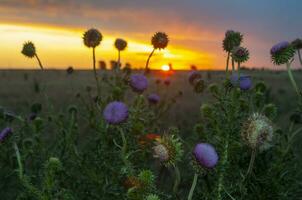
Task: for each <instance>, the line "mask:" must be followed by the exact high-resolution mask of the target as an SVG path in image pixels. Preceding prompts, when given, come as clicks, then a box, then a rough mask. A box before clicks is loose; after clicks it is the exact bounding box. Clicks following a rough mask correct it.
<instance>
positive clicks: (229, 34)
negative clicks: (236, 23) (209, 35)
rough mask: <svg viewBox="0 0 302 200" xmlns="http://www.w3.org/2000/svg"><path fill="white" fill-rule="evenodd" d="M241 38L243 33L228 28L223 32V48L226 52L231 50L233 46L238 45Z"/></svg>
mask: <svg viewBox="0 0 302 200" xmlns="http://www.w3.org/2000/svg"><path fill="white" fill-rule="evenodd" d="M242 40H243V35H242V34H241V33H240V32H236V31H233V30H228V31H226V33H225V38H224V40H223V49H224V50H225V51H226V52H231V51H232V50H233V48H235V47H238V46H240V44H241V42H242Z"/></svg>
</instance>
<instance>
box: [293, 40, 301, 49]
mask: <svg viewBox="0 0 302 200" xmlns="http://www.w3.org/2000/svg"><path fill="white" fill-rule="evenodd" d="M292 45H293V47H294V48H295V49H302V40H301V39H300V38H297V39H295V40H294V41H292Z"/></svg>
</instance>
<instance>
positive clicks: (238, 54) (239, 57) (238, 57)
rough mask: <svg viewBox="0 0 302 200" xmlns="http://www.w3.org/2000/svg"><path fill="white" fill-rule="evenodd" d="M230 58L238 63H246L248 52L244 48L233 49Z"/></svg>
mask: <svg viewBox="0 0 302 200" xmlns="http://www.w3.org/2000/svg"><path fill="white" fill-rule="evenodd" d="M232 58H233V59H234V61H235V62H238V63H243V62H246V61H247V60H248V59H249V51H248V50H247V49H246V48H244V47H235V48H233V50H232Z"/></svg>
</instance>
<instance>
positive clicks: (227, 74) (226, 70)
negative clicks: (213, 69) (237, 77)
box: [225, 52, 230, 77]
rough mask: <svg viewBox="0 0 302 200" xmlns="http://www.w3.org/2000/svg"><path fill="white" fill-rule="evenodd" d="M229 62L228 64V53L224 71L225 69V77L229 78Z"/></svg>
mask: <svg viewBox="0 0 302 200" xmlns="http://www.w3.org/2000/svg"><path fill="white" fill-rule="evenodd" d="M229 62H230V52H228V57H227V61H226V69H225V73H226V76H227V77H228V76H229Z"/></svg>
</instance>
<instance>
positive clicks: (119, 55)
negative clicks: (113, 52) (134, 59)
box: [117, 50, 121, 69]
mask: <svg viewBox="0 0 302 200" xmlns="http://www.w3.org/2000/svg"><path fill="white" fill-rule="evenodd" d="M117 67H118V69H120V67H121V51H120V50H118V58H117Z"/></svg>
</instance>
